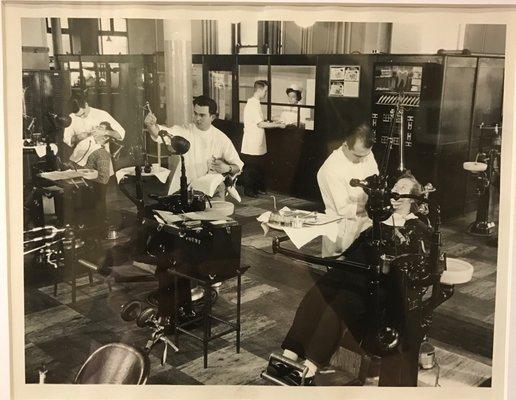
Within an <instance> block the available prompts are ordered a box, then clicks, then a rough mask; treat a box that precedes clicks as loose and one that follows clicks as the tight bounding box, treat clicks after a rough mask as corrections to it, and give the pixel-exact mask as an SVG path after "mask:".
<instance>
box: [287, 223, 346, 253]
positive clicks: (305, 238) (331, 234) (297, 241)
mask: <svg viewBox="0 0 516 400" xmlns="http://www.w3.org/2000/svg"><path fill="white" fill-rule="evenodd" d="M283 230H284V231H285V233H286V234H287V236H288V237H289V239H290V240H291V241H292V243H294V245H295V246H296V247H297V248H298V249H300V248H301V247H303V246H304V245H305V244H307V243H308V242H310V241H312V240H314V239H315V238H316V237H318V236H326V237H327V238H328V239H330V240H331V241H332V242H335V241H336V240H337V234H338V233H339V226H338V223H337V222H332V223H329V224H326V225H316V226H310V227H303V228H288V227H284V228H283Z"/></svg>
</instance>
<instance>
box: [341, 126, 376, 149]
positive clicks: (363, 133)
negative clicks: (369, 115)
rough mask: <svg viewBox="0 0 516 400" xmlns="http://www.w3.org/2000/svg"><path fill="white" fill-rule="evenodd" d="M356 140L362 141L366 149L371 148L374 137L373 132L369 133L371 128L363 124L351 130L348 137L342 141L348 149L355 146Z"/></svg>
mask: <svg viewBox="0 0 516 400" xmlns="http://www.w3.org/2000/svg"><path fill="white" fill-rule="evenodd" d="M357 140H362V141H363V142H364V147H365V148H366V149H370V148H371V147H373V144H374V135H373V132H371V128H370V127H369V125H368V124H365V123H364V124H360V125H358V126H357V127H355V128H354V129H353V130H352V132H351V134H350V135H348V136H347V137H346V139H344V141H345V142H346V144H347V145H348V147H349V148H350V149H352V148H353V147H354V146H355V143H356V142H357Z"/></svg>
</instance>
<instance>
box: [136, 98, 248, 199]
mask: <svg viewBox="0 0 516 400" xmlns="http://www.w3.org/2000/svg"><path fill="white" fill-rule="evenodd" d="M193 105H194V108H193V123H189V124H185V125H182V126H180V125H174V126H173V127H171V128H169V127H166V126H164V125H158V124H157V119H156V116H155V115H154V114H152V113H149V114H148V115H147V116H146V117H145V125H146V126H147V128H148V130H149V132H150V134H151V137H152V139H153V140H154V141H156V142H157V141H158V140H159V141H161V140H162V137H160V136H159V131H161V130H164V131H166V132H167V133H168V134H170V135H171V136H176V135H177V136H182V137H184V138H185V139H187V140H188V141H189V142H190V150H188V152H187V153H186V154H185V155H184V159H185V168H186V177H187V180H188V182H192V180H194V179H197V178H200V177H202V176H204V175H206V174H208V173H209V172H215V173H219V174H230V175H236V174H238V173H239V172H240V171H241V170H242V167H243V165H244V163H243V162H242V160H240V157H239V156H238V152H237V151H236V149H235V146H233V143H232V142H231V140H230V139H229V138H228V137H227V136H226V135H225V134H224V133H223V132H222V131H221V130H219V129H217V128H215V127H214V126H213V125H212V122H213V121H214V120H215V118H217V103H216V102H215V101H214V100H213V99H211V98H209V97H207V96H198V97H196V98H195V99H194V102H193ZM163 140H164V141H165V144H167V145H170V138H169V137H168V136H166V137H164V138H163ZM180 178H181V169H180V168H176V170H175V171H174V172H173V176H172V179H171V181H170V186H169V189H168V194H173V193H175V192H177V191H178V190H179V189H180V186H181V185H180Z"/></svg>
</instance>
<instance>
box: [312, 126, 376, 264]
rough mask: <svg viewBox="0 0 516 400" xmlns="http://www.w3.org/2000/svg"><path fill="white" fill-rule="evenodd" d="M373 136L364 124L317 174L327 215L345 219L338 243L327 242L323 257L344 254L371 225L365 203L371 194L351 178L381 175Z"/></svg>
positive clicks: (331, 156) (326, 239)
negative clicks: (374, 151)
mask: <svg viewBox="0 0 516 400" xmlns="http://www.w3.org/2000/svg"><path fill="white" fill-rule="evenodd" d="M372 146H373V136H372V133H371V130H370V128H369V127H368V126H367V125H365V124H363V125H360V126H358V127H357V128H356V129H354V131H353V132H352V133H351V135H349V136H348V137H347V138H346V139H345V140H344V143H343V144H342V146H341V147H339V148H338V149H337V150H334V151H333V153H332V154H330V156H329V157H328V158H327V159H326V161H325V162H324V164H323V165H322V167H321V168H320V169H319V172H318V173H317V182H318V184H319V189H320V191H321V194H322V198H323V201H324V205H325V207H326V213H327V214H329V215H338V216H342V217H343V219H342V220H341V221H340V222H339V234H338V236H337V241H336V242H335V243H334V242H332V241H330V240H329V239H328V238H324V239H323V245H322V256H323V257H331V256H339V255H341V254H342V253H343V252H344V251H345V250H346V249H347V248H348V247H349V246H350V245H351V243H353V242H354V241H355V239H356V238H358V236H359V235H360V233H362V232H363V231H364V230H366V229H367V228H368V227H369V226H371V220H370V219H369V217H368V216H367V212H366V210H365V204H366V201H367V195H366V194H365V192H364V190H363V189H362V188H360V187H351V185H350V181H351V179H365V178H367V177H368V176H371V175H374V174H378V173H379V172H378V165H377V163H376V160H375V159H374V156H373V153H372V152H371V148H372Z"/></svg>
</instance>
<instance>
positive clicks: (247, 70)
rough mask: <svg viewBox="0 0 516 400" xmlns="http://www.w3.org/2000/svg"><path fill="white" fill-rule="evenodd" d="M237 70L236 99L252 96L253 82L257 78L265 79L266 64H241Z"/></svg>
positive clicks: (245, 98)
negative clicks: (237, 85)
mask: <svg viewBox="0 0 516 400" xmlns="http://www.w3.org/2000/svg"><path fill="white" fill-rule="evenodd" d="M238 71H239V75H238V83H239V87H238V99H239V100H247V99H249V98H250V97H252V96H253V93H254V82H255V81H257V80H265V81H266V80H267V66H266V65H241V66H240V67H239V69H238ZM264 115H265V114H264Z"/></svg>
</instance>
